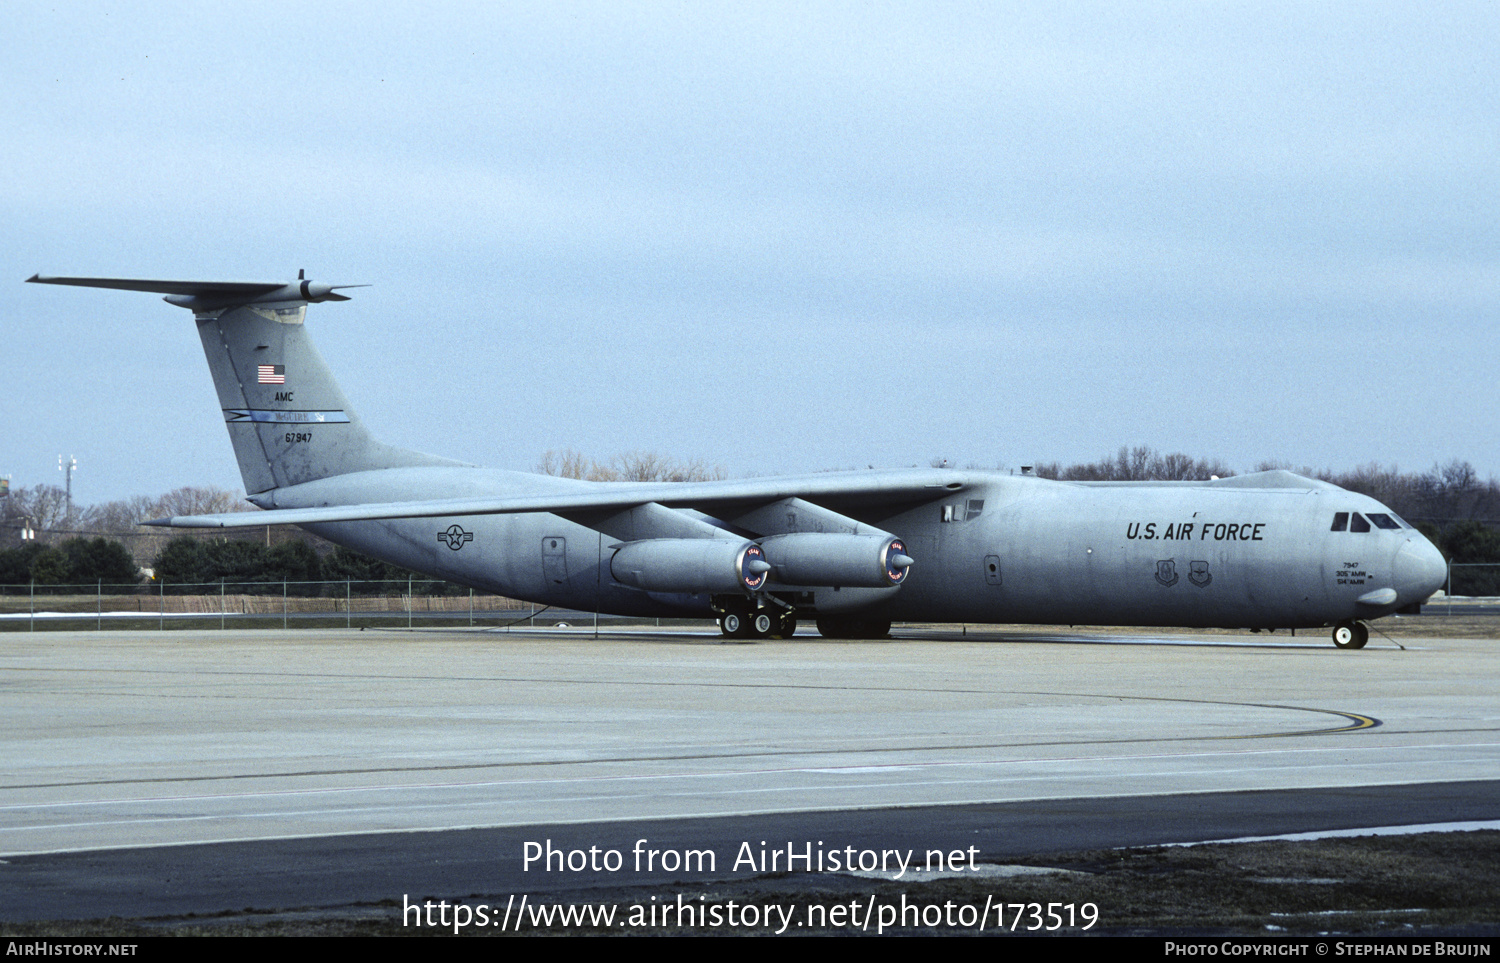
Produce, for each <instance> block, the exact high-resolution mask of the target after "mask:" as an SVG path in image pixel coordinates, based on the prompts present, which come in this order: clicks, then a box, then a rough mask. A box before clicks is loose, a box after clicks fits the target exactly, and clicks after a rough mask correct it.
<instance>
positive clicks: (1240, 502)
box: [30, 273, 1446, 649]
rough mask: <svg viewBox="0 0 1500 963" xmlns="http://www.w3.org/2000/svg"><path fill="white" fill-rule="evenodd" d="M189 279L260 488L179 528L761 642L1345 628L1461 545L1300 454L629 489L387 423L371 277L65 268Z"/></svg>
mask: <svg viewBox="0 0 1500 963" xmlns="http://www.w3.org/2000/svg"><path fill="white" fill-rule="evenodd" d="M30 280H31V281H33V282H37V283H42V284H65V285H77V286H83V287H98V288H113V289H118V290H125V291H144V292H155V293H158V294H164V295H166V298H165V300H166V301H167V302H168V303H170V304H173V305H177V306H179V307H183V308H187V309H188V310H190V311H191V312H192V313H193V317H194V320H195V321H196V322H197V326H198V333H199V336H200V337H201V338H202V341H203V350H204V352H205V353H206V355H207V356H208V366H209V371H210V372H211V374H212V375H213V380H214V385H215V386H216V387H217V389H218V394H219V403H220V407H221V408H222V409H223V413H224V421H225V424H226V426H227V427H228V429H229V438H230V441H231V442H232V443H233V446H234V452H235V455H236V457H237V458H238V460H239V466H240V473H241V475H242V476H243V478H244V482H245V490H246V492H248V493H249V500H250V501H251V502H253V503H254V504H255V505H257V506H258V507H260V508H262V509H264V511H262V512H243V513H237V514H224V515H202V516H185V517H174V518H169V519H160V520H157V521H155V522H152V523H151V524H160V525H167V526H172V527H176V528H235V527H248V526H261V525H283V524H290V525H298V526H301V527H302V528H305V529H307V530H308V531H311V532H315V533H316V534H318V535H321V536H322V537H324V538H326V539H328V540H330V541H332V542H336V543H338V544H341V545H346V546H348V547H350V548H353V549H357V550H359V551H361V552H365V553H368V554H370V555H373V556H375V557H377V558H381V559H385V560H387V561H389V562H392V563H394V564H397V565H402V566H405V567H407V568H411V569H415V570H417V571H419V572H425V573H428V574H430V575H432V576H435V577H438V578H443V579H450V580H452V581H455V582H459V583H462V584H464V585H469V586H473V587H474V588H477V589H483V590H485V591H489V592H495V593H498V594H501V595H507V596H510V597H513V598H518V599H525V600H528V601H531V602H536V603H542V604H547V605H556V606H560V607H567V608H574V609H582V610H585V611H597V612H603V613H610V614H615V615H625V616H689V617H692V616H698V617H708V616H712V617H714V618H715V619H717V621H718V624H719V626H720V629H721V630H722V632H723V634H724V635H726V636H730V637H735V638H769V637H786V636H790V635H791V634H792V632H793V631H794V630H795V629H796V627H797V624H798V622H799V621H804V620H808V619H813V620H816V624H817V627H818V631H819V632H820V633H822V634H823V635H825V636H828V637H832V638H871V637H882V636H885V635H886V634H887V633H888V632H889V630H890V626H891V623H892V621H902V622H912V621H921V622H976V623H983V622H991V623H1030V624H1053V625H1143V626H1185V627H1194V628H1209V627H1225V628H1251V629H1277V628H1292V629H1295V628H1314V627H1332V630H1333V641H1334V643H1335V644H1336V645H1338V646H1339V647H1341V648H1349V649H1357V648H1362V647H1363V646H1364V645H1365V643H1366V641H1367V640H1368V638H1369V629H1368V626H1367V625H1366V620H1368V619H1373V618H1377V617H1379V616H1383V615H1389V614H1391V613H1393V612H1410V611H1415V610H1416V609H1417V607H1418V606H1420V605H1421V603H1422V602H1423V601H1424V600H1425V599H1427V598H1428V597H1429V596H1430V595H1431V594H1432V593H1433V592H1435V591H1436V590H1437V589H1438V588H1440V587H1441V586H1442V584H1443V581H1444V577H1445V574H1446V568H1445V564H1444V561H1443V558H1442V556H1441V555H1440V554H1439V553H1438V551H1437V549H1436V548H1434V547H1433V545H1432V544H1431V543H1430V542H1429V541H1428V540H1427V539H1426V538H1424V537H1423V536H1422V535H1421V534H1420V533H1418V532H1417V531H1416V530H1415V529H1413V528H1412V527H1411V526H1410V525H1408V524H1407V523H1406V522H1404V521H1402V520H1401V519H1400V518H1399V517H1397V516H1396V514H1395V513H1394V512H1392V511H1390V509H1388V508H1386V507H1385V506H1383V505H1381V504H1380V503H1379V502H1377V501H1375V500H1374V499H1371V498H1368V497H1366V496H1364V495H1357V494H1354V493H1352V492H1349V491H1345V490H1344V489H1342V488H1339V487H1337V486H1335V485H1330V484H1327V483H1326V482H1321V481H1315V480H1313V479H1310V478H1304V477H1302V476H1299V475H1296V474H1293V473H1291V472H1286V471H1266V472H1258V473H1255V474H1250V475H1240V476H1236V477H1231V478H1220V479H1210V480H1206V481H1186V482H1064V481H1052V480H1048V479H1044V478H1039V477H1036V476H1034V475H1030V474H1026V473H1023V474H1020V475H1013V474H1005V473H996V472H980V471H967V470H965V471H950V470H946V469H911V470H902V471H870V472H851V473H822V474H815V475H803V476H794V477H785V478H754V479H747V480H740V481H712V482H685V483H629V482H619V483H603V482H586V481H578V480H574V479H568V478H554V477H550V476H545V475H532V474H525V473H521V472H512V471H498V470H492V469H485V468H479V467H476V466H473V465H468V464H464V463H462V462H458V461H453V460H450V459H447V458H441V457H438V456H436V455H428V454H423V453H421V452H416V451H409V450H406V449H402V448H396V447H392V446H390V445H386V444H383V443H381V442H380V441H377V440H376V438H375V437H374V436H373V435H372V434H371V433H370V431H369V430H368V429H367V428H366V427H365V425H364V423H363V422H362V421H361V420H360V418H359V416H358V415H357V414H356V413H355V411H354V408H353V407H352V406H351V405H350V404H349V402H348V400H347V399H346V398H345V396H344V393H343V392H342V391H341V390H340V388H339V386H338V384H337V383H336V382H335V380H334V378H333V374H332V373H331V372H330V370H329V369H328V366H327V364H326V363H325V362H324V361H323V358H322V356H321V355H320V354H319V353H318V351H317V349H316V348H315V347H314V346H313V343H312V340H311V338H310V337H309V336H308V333H307V329H306V327H305V326H304V324H303V322H304V319H305V316H306V312H307V306H308V305H309V304H317V303H322V302H326V301H347V300H348V299H349V296H348V295H345V294H340V293H338V292H339V291H340V290H342V289H347V288H348V287H353V286H352V285H350V286H338V285H329V284H319V283H314V282H311V281H309V280H307V279H306V278H305V277H303V276H302V275H301V274H300V273H299V275H298V280H297V281H295V282H292V283H289V284H284V283H279V282H267V283H254V282H252V283H246V282H229V283H218V282H203V281H152V280H136V279H122V278H77V277H43V276H40V275H37V276H34V277H32V278H30Z"/></svg>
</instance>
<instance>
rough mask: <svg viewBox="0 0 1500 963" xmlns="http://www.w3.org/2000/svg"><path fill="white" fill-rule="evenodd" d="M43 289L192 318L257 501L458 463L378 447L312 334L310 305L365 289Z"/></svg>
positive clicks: (103, 284)
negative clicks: (386, 471) (126, 300)
mask: <svg viewBox="0 0 1500 963" xmlns="http://www.w3.org/2000/svg"><path fill="white" fill-rule="evenodd" d="M28 280H30V281H33V282H36V283H40V284H67V285H74V286H77V287H90V288H113V289H115V290H121V291H147V292H153V293H157V294H164V295H166V298H165V300H166V301H167V302H168V303H170V304H175V305H177V306H178V307H182V308H187V309H188V310H190V311H192V312H193V318H194V320H195V321H197V323H198V334H199V336H200V337H201V338H202V339H203V353H204V354H205V355H206V356H207V358H208V369H209V372H210V373H211V374H212V375H213V379H214V387H215V388H216V389H217V390H218V393H219V407H220V408H222V409H223V411H224V421H225V425H226V427H227V428H228V429H229V440H230V442H231V443H232V444H233V445H234V454H235V457H236V458H238V459H239V463H240V475H241V477H242V478H243V479H244V482H245V491H246V493H248V494H250V495H257V494H259V493H261V492H265V491H269V490H271V489H274V488H285V487H287V486H289V485H298V484H301V483H303V482H309V481H315V480H317V479H319V478H327V477H330V476H332V475H347V474H350V473H352V472H362V471H374V470H378V469H382V468H403V467H408V466H415V465H458V464H462V463H461V462H456V461H451V460H449V459H447V458H439V457H438V456H436V455H427V454H423V453H421V452H417V451H409V450H407V449H404V448H396V447H393V446H391V445H387V444H384V443H382V442H380V441H377V440H376V439H375V438H374V437H373V436H372V435H371V434H370V432H369V431H368V430H367V429H366V428H365V426H364V423H363V422H362V421H361V420H360V418H359V415H357V414H355V412H354V409H353V407H351V406H350V404H349V400H348V399H347V398H345V397H344V392H343V391H342V390H341V389H340V388H339V386H338V382H337V381H335V380H334V377H333V373H332V372H331V371H329V370H328V364H327V362H325V361H324V360H323V356H322V355H321V354H319V353H318V349H317V348H316V347H315V346H314V345H313V343H312V339H311V338H310V337H309V336H308V333H307V329H306V327H304V325H303V320H304V318H305V316H306V314H307V305H308V304H310V303H318V302H322V301H347V300H349V297H348V295H344V294H339V293H338V291H339V290H341V289H343V288H349V287H363V285H337V286H336V285H329V284H318V283H314V282H311V281H308V280H306V279H305V278H304V277H303V276H302V272H300V271H299V272H298V279H297V280H296V281H294V282H292V283H291V284H283V283H276V282H215V281H153V280H141V279H133V278H71V277H43V276H42V275H35V276H33V277H31V278H29V279H28Z"/></svg>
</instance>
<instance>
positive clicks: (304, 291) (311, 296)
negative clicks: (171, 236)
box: [26, 274, 369, 309]
mask: <svg viewBox="0 0 1500 963" xmlns="http://www.w3.org/2000/svg"><path fill="white" fill-rule="evenodd" d="M26 280H27V281H28V282H29V283H32V284H64V285H69V286H71V287H77V288H108V289H110V290H113V291H144V292H146V293H149V294H164V295H167V297H166V300H167V301H168V302H170V303H172V304H175V305H177V306H179V307H184V308H193V309H200V308H213V307H225V306H227V305H232V304H252V303H256V302H263V301H310V302H318V301H347V300H349V296H348V295H347V294H337V293H335V292H336V291H338V290H341V289H344V288H363V287H368V286H369V285H366V284H321V283H315V282H313V281H308V280H306V279H305V278H298V279H297V280H296V281H293V282H291V283H290V284H288V283H286V282H284V281H158V280H151V279H148V278H64V277H50V276H48V277H44V276H43V275H40V274H33V275H32V276H31V277H29V278H27V279H26Z"/></svg>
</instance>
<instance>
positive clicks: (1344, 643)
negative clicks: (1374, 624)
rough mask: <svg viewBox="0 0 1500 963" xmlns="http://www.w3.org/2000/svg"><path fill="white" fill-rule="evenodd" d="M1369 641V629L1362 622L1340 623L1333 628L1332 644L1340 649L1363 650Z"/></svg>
mask: <svg viewBox="0 0 1500 963" xmlns="http://www.w3.org/2000/svg"><path fill="white" fill-rule="evenodd" d="M1368 641H1370V627H1369V626H1368V625H1366V624H1364V623H1363V622H1340V623H1339V624H1338V625H1335V626H1334V627H1333V644H1334V645H1336V646H1338V647H1339V648H1341V649H1363V648H1364V647H1365V643H1366V642H1368Z"/></svg>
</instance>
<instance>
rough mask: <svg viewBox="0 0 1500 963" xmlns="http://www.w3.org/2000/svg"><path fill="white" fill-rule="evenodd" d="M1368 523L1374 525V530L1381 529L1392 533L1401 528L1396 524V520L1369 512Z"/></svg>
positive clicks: (1382, 514)
mask: <svg viewBox="0 0 1500 963" xmlns="http://www.w3.org/2000/svg"><path fill="white" fill-rule="evenodd" d="M1370 521H1372V522H1374V523H1375V527H1376V528H1383V529H1385V530H1386V531H1392V530H1394V529H1398V528H1400V527H1401V526H1400V525H1397V524H1396V520H1395V519H1394V518H1392V517H1391V516H1389V515H1387V514H1385V513H1384V512H1371V513H1370Z"/></svg>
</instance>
